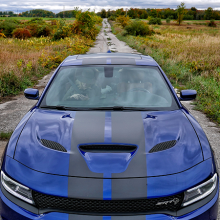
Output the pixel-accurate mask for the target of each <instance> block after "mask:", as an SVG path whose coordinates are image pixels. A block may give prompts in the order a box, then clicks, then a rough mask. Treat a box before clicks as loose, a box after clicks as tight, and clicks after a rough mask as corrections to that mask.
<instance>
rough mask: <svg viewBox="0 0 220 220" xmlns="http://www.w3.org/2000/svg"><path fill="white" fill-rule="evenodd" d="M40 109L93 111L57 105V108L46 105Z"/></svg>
mask: <svg viewBox="0 0 220 220" xmlns="http://www.w3.org/2000/svg"><path fill="white" fill-rule="evenodd" d="M40 108H49V109H57V110H70V111H89V110H91V109H90V108H83V107H79V108H77V107H66V106H62V105H55V106H50V105H45V106H40Z"/></svg>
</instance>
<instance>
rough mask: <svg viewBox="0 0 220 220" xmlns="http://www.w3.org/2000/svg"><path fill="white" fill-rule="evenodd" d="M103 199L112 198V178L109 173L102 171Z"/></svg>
mask: <svg viewBox="0 0 220 220" xmlns="http://www.w3.org/2000/svg"><path fill="white" fill-rule="evenodd" d="M103 178H104V179H103V200H111V199H112V179H111V173H104V176H103Z"/></svg>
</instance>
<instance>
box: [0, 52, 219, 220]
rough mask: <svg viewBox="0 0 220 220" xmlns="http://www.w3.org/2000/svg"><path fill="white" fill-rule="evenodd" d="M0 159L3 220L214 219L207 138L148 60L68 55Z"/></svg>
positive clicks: (190, 95)
mask: <svg viewBox="0 0 220 220" xmlns="http://www.w3.org/2000/svg"><path fill="white" fill-rule="evenodd" d="M24 94H25V96H26V97H27V98H28V99H35V100H38V101H37V103H36V105H35V106H33V108H31V109H30V111H29V112H28V113H27V114H26V115H25V116H24V118H23V119H22V120H21V121H20V123H19V124H18V126H17V127H16V129H15V131H14V133H13V134H12V136H11V138H10V140H9V142H8V144H7V146H6V149H5V153H4V155H3V157H2V160H1V189H0V197H1V199H0V215H1V217H2V219H3V220H30V219H36V220H189V219H193V220H216V219H217V212H218V195H219V176H218V171H217V166H216V162H215V157H214V152H213V150H212V148H211V146H210V144H209V141H208V140H207V138H206V135H205V133H204V132H203V130H202V128H201V127H200V125H199V124H198V122H197V121H196V120H195V119H194V118H193V116H192V115H191V114H190V113H189V112H188V110H187V109H186V108H185V107H184V106H183V105H182V104H181V102H180V101H185V100H192V99H194V98H195V97H196V91H195V90H182V91H181V92H180V97H178V96H177V95H176V93H175V91H174V89H173V87H172V85H171V83H170V82H169V80H168V79H167V77H166V75H165V74H164V72H163V70H162V69H161V68H160V66H159V65H158V64H157V63H156V61H155V60H154V59H152V58H151V57H150V56H143V55H135V54H123V53H102V54H86V55H76V56H69V57H68V58H66V59H65V60H64V61H63V62H62V63H61V65H60V66H59V67H58V68H57V70H56V71H55V73H54V75H53V76H52V78H51V79H50V81H49V83H48V84H47V86H46V88H45V90H44V91H43V93H42V95H41V96H39V91H38V90H37V89H26V90H25V92H24Z"/></svg>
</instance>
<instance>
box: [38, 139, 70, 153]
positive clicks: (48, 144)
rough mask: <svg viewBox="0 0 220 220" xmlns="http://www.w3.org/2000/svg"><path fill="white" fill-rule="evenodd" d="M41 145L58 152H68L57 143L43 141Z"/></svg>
mask: <svg viewBox="0 0 220 220" xmlns="http://www.w3.org/2000/svg"><path fill="white" fill-rule="evenodd" d="M41 143H42V144H43V145H44V146H45V147H48V148H50V149H53V150H58V151H62V152H67V150H66V149H65V148H64V147H63V146H62V145H61V144H59V143H57V142H54V141H49V140H45V139H41Z"/></svg>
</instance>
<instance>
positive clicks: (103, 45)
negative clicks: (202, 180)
mask: <svg viewBox="0 0 220 220" xmlns="http://www.w3.org/2000/svg"><path fill="white" fill-rule="evenodd" d="M108 50H111V51H114V52H124V53H138V52H137V51H136V50H133V49H132V48H130V47H129V46H127V45H126V44H125V43H124V42H122V41H119V40H118V39H117V38H116V36H115V35H113V34H112V33H111V27H110V24H109V23H108V22H107V20H106V19H104V20H103V28H102V30H101V32H100V34H99V35H98V37H97V41H96V43H95V46H94V47H93V48H91V49H90V51H89V52H88V53H101V52H107V51H108ZM52 74H53V71H52V72H51V73H50V74H49V75H47V76H45V77H44V78H43V79H41V80H40V81H39V83H38V85H36V86H35V88H38V89H39V90H40V93H41V92H42V91H43V88H44V87H45V85H46V84H47V82H48V80H49V79H50V77H51V75H52ZM35 102H36V101H31V100H28V99H26V98H25V97H24V96H23V95H18V96H16V97H15V100H12V101H9V102H5V103H3V104H0V132H9V131H13V130H14V129H15V127H16V125H17V124H18V122H19V121H20V120H21V118H22V117H23V116H24V114H25V113H26V112H27V111H28V110H29V109H30V108H31V107H32V106H33V105H34V104H35ZM183 104H184V105H185V106H186V108H187V109H188V110H189V111H190V112H191V113H192V115H193V116H194V117H195V118H196V120H197V121H198V122H199V123H200V125H201V126H202V128H203V129H204V131H205V133H206V135H207V137H208V139H209V141H210V143H211V145H212V147H213V149H214V151H215V153H216V159H217V161H218V163H219V161H220V149H219V140H220V129H219V127H218V126H217V125H216V124H215V123H213V122H211V121H210V120H209V119H208V118H207V117H206V116H205V115H204V114H203V113H201V112H199V111H196V110H194V109H193V107H194V105H193V102H184V103H183ZM5 145H6V142H5V141H0V155H1V154H2V152H3V150H4V147H5ZM219 164H220V163H219ZM219 216H220V214H219ZM218 219H220V218H218Z"/></svg>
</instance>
